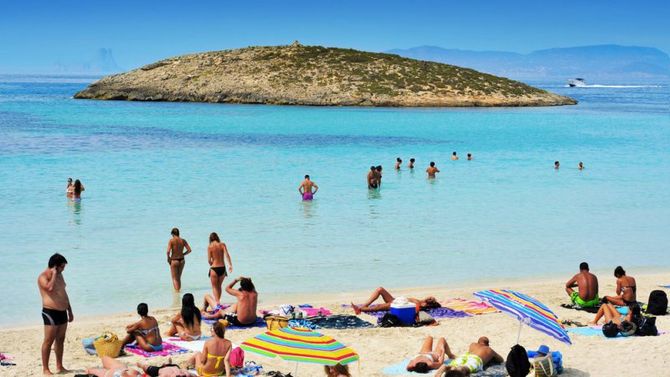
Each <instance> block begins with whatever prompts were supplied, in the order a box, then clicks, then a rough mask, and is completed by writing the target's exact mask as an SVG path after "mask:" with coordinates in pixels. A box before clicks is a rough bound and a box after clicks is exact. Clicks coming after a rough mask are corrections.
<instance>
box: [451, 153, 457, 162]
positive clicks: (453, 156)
mask: <svg viewBox="0 0 670 377" xmlns="http://www.w3.org/2000/svg"><path fill="white" fill-rule="evenodd" d="M456 160H458V155H457V154H456V152H453V153H452V154H451V161H456Z"/></svg>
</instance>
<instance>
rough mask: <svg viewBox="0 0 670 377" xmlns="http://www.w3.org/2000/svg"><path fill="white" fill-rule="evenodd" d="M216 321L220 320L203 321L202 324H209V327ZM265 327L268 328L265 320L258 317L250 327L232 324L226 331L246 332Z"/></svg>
mask: <svg viewBox="0 0 670 377" xmlns="http://www.w3.org/2000/svg"><path fill="white" fill-rule="evenodd" d="M216 321H218V319H203V320H202V323H205V324H208V325H210V326H211V325H213V324H214V323H215V322H216ZM265 326H267V325H266V324H265V320H264V319H263V318H261V317H258V318H256V322H254V323H252V324H250V325H246V326H235V325H232V324H231V325H228V326H227V327H226V331H228V330H244V329H251V328H254V327H265Z"/></svg>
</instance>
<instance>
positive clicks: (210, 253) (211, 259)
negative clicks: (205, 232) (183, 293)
mask: <svg viewBox="0 0 670 377" xmlns="http://www.w3.org/2000/svg"><path fill="white" fill-rule="evenodd" d="M225 261H228V272H226V262H225ZM207 262H208V263H209V266H210V267H209V271H208V273H207V275H208V276H209V280H210V282H211V283H212V295H213V296H214V300H215V301H216V302H217V303H220V302H221V286H222V285H223V279H225V278H226V276H228V273H229V272H233V262H232V261H231V260H230V254H228V248H227V247H226V244H225V243H223V242H221V239H219V235H218V234H216V233H215V232H212V234H210V235H209V246H208V247H207Z"/></svg>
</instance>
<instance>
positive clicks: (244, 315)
mask: <svg viewBox="0 0 670 377" xmlns="http://www.w3.org/2000/svg"><path fill="white" fill-rule="evenodd" d="M238 282H239V283H240V289H234V288H233V287H234V286H235V284H237V283H238ZM226 292H227V293H228V294H229V295H231V296H234V297H235V298H237V302H236V303H235V304H233V305H232V306H231V307H230V308H228V309H226V310H220V311H218V312H216V313H214V314H209V313H207V312H203V313H202V317H203V318H206V319H214V318H223V319H225V320H227V321H228V322H229V323H230V324H233V325H235V326H247V325H251V324H253V323H255V322H256V319H257V317H256V311H257V310H258V292H256V287H254V283H253V282H252V281H251V278H248V277H243V276H240V277H238V278H237V279H235V280H233V281H232V282H231V283H230V284H228V286H227V287H226ZM209 304H211V303H209Z"/></svg>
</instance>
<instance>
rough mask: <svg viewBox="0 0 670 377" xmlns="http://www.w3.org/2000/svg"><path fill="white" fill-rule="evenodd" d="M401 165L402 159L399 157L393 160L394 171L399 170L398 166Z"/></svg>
mask: <svg viewBox="0 0 670 377" xmlns="http://www.w3.org/2000/svg"><path fill="white" fill-rule="evenodd" d="M401 165H402V159H401V158H400V157H398V158H396V159H395V170H400V166H401Z"/></svg>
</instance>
